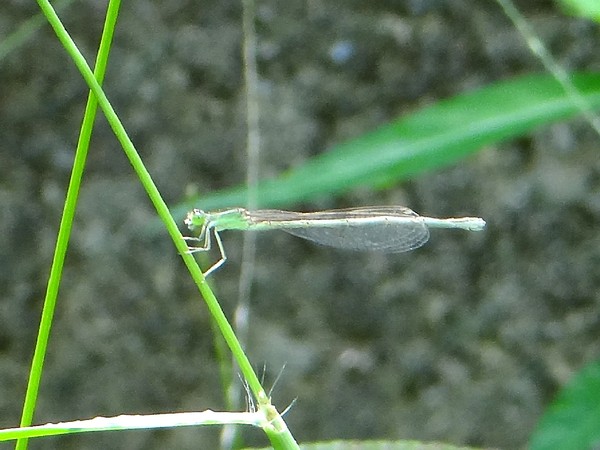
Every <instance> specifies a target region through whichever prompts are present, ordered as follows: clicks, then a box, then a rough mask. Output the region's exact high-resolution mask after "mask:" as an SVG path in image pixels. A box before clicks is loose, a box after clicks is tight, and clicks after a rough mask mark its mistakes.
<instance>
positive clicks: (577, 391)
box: [529, 361, 600, 450]
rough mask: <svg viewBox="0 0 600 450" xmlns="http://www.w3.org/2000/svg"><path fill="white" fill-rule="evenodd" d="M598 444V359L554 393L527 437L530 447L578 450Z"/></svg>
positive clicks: (599, 372)
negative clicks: (550, 401)
mask: <svg viewBox="0 0 600 450" xmlns="http://www.w3.org/2000/svg"><path fill="white" fill-rule="evenodd" d="M599 445H600V361H596V362H594V363H592V364H590V365H588V366H587V367H585V368H584V369H583V370H582V371H581V372H579V373H578V374H577V375H576V376H575V378H573V380H571V382H570V383H569V384H568V385H567V386H566V387H565V388H564V389H563V390H562V391H561V392H560V393H559V394H558V397H557V398H556V400H555V401H554V402H553V403H552V405H550V408H548V409H547V410H546V412H545V414H544V416H543V417H542V419H541V421H540V423H539V424H538V427H537V429H536V430H535V432H534V433H533V435H532V436H531V439H530V445H529V449H530V450H554V449H558V448H559V449H561V450H582V449H593V448H599Z"/></svg>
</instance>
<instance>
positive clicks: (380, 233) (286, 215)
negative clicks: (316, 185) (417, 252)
mask: <svg viewBox="0 0 600 450" xmlns="http://www.w3.org/2000/svg"><path fill="white" fill-rule="evenodd" d="M249 215H250V219H251V220H252V221H253V222H254V223H260V222H286V221H310V226H307V227H298V228H286V227H282V228H280V229H282V230H283V231H285V232H287V233H290V234H293V235H294V236H298V237H301V238H304V239H308V240H310V241H313V242H316V243H317V244H321V245H327V246H330V247H337V248H344V249H349V250H375V251H384V252H390V253H400V252H406V251H409V250H413V249H415V248H418V247H421V246H422V245H423V244H425V242H427V240H428V239H429V229H428V228H427V226H426V225H425V223H424V221H423V219H422V218H421V217H419V215H418V214H416V213H415V212H414V211H412V210H410V209H408V208H404V207H399V206H381V207H365V208H349V209H337V210H330V211H321V212H314V213H296V212H291V211H279V210H259V211H252V212H250V213H249ZM386 216H387V217H404V218H410V219H412V220H410V221H405V222H403V223H393V222H386V221H378V222H377V223H364V222H361V223H357V222H352V220H351V219H363V218H367V219H368V218H374V217H386ZM331 220H335V221H336V224H335V225H331V223H330V222H331ZM321 221H327V222H328V223H327V224H326V225H324V224H322V223H320V222H321Z"/></svg>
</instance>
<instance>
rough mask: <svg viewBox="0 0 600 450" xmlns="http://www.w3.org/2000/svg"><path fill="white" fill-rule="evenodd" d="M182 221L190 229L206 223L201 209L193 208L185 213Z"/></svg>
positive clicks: (200, 226) (204, 214)
mask: <svg viewBox="0 0 600 450" xmlns="http://www.w3.org/2000/svg"><path fill="white" fill-rule="evenodd" d="M183 222H184V223H185V224H186V225H187V227H188V228H189V229H190V230H191V231H194V230H196V229H197V228H202V227H203V226H204V225H205V224H206V213H205V212H204V211H202V210H201V209H194V210H192V211H190V212H189V213H188V214H187V217H186V218H185V220H184V221H183Z"/></svg>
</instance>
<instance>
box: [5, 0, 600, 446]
mask: <svg viewBox="0 0 600 450" xmlns="http://www.w3.org/2000/svg"><path fill="white" fill-rule="evenodd" d="M257 5H258V6H257V8H258V11H257V19H256V24H257V32H258V49H257V51H258V63H259V76H260V95H261V97H260V108H261V133H262V138H263V144H264V145H263V148H262V155H261V175H262V176H263V177H272V176H275V175H277V174H279V173H280V172H281V171H283V170H286V169H288V168H291V167H294V166H297V165H299V164H302V162H303V161H305V160H306V159H307V158H309V157H311V156H313V155H316V154H319V153H321V152H323V151H326V149H327V148H329V147H331V146H333V145H335V144H336V143H340V142H344V141H346V140H349V139H352V138H353V137H356V136H360V135H361V134H363V133H365V132H367V131H371V130H373V129H375V128H376V127H377V126H378V125H380V124H384V123H387V122H389V121H391V120H393V119H395V118H397V117H399V116H401V115H402V114H406V113H408V112H410V111H414V110H416V109H418V108H420V107H424V106H426V105H429V104H432V103H435V102H436V101H438V100H440V99H443V98H448V97H451V96H453V95H456V94H459V93H462V92H467V91H470V90H473V89H476V88H478V87H482V86H485V85H487V84H489V83H493V82H495V81H498V80H503V79H509V78H511V77H514V76H518V75H521V74H526V73H530V72H537V71H543V68H542V67H541V64H540V63H539V61H538V60H536V58H535V57H534V56H533V55H532V54H531V53H530V51H529V50H528V48H527V47H526V46H525V45H524V43H523V40H522V38H521V36H519V35H518V33H517V32H516V31H515V29H514V27H513V26H512V25H511V23H510V22H509V21H508V19H507V18H506V16H505V15H504V13H503V12H502V11H501V9H500V8H499V7H498V5H497V4H496V3H495V2H493V1H490V2H481V1H475V0H471V1H467V0H453V1H443V0H440V1H436V0H422V1H394V0H388V1H380V2H362V1H338V0H333V1H320V0H304V1H299V0H298V1H296V0H292V1H285V2H284V1H279V2H277V1H258V2H257ZM517 6H518V7H519V8H520V10H521V12H522V13H523V14H524V15H525V16H526V17H527V19H528V21H529V23H530V25H531V26H533V27H534V28H535V30H536V32H537V33H538V34H539V35H540V37H541V38H542V40H543V41H544V42H545V44H546V45H547V46H548V48H549V50H550V51H551V52H552V53H553V54H554V55H555V56H556V58H557V59H558V61H559V62H560V64H561V65H562V66H563V67H564V68H565V69H567V70H569V71H571V70H596V71H597V70H598V69H599V68H600V67H599V60H600V58H599V56H598V52H597V51H595V52H594V50H597V49H598V48H600V33H599V32H598V27H597V25H595V24H593V23H590V22H586V21H583V20H577V19H573V18H568V17H566V16H564V15H563V14H562V13H560V12H559V11H558V10H557V9H556V7H555V5H554V3H553V2H550V1H536V2H530V1H528V2H525V1H520V2H518V3H517ZM36 12H37V9H36V7H35V5H34V4H33V3H31V2H24V1H21V0H10V1H4V2H2V3H1V4H0V36H1V38H0V39H6V37H7V36H10V35H11V33H12V32H14V31H15V30H17V29H18V28H19V26H20V24H22V23H23V22H24V21H25V20H27V19H28V18H30V17H31V16H32V15H33V14H35V13H36ZM104 12H105V2H98V1H90V0H84V1H79V2H75V3H73V4H72V5H71V6H69V7H68V8H66V9H65V10H63V11H62V12H61V16H62V17H63V18H64V22H65V24H66V26H67V29H68V30H69V31H70V32H71V33H72V35H73V37H74V38H75V40H76V42H77V44H78V45H79V46H80V48H81V49H82V51H83V52H84V53H85V55H86V57H87V58H88V60H89V61H93V59H94V55H95V49H96V48H97V45H98V41H99V36H100V32H101V28H102V23H103V20H104ZM241 45H242V31H241V5H240V2H239V1H231V0H220V1H201V2H191V1H189V2H187V1H171V2H145V1H137V0H133V1H129V2H124V3H123V5H122V10H121V17H120V21H119V24H118V28H117V31H116V35H115V41H114V46H113V49H112V53H111V57H110V62H109V69H108V73H107V77H106V81H105V86H106V88H105V89H106V92H107V93H108V96H109V98H110V99H111V101H112V103H113V105H114V107H115V109H116V111H117V113H118V114H119V116H120V117H121V119H122V121H123V123H124V124H125V127H126V128H127V130H128V132H129V133H130V136H131V138H132V140H133V142H134V143H135V145H136V147H137V148H138V150H139V152H140V153H141V156H142V158H143V159H144V161H145V163H146V165H147V168H148V169H149V171H150V173H151V174H152V176H153V178H154V180H155V182H156V184H157V185H158V187H159V189H160V190H161V192H162V194H163V196H164V198H165V200H166V201H167V203H168V204H169V205H170V206H175V205H177V204H178V203H179V202H181V201H182V200H184V198H185V197H186V195H188V194H189V193H192V192H198V193H208V192H212V191H215V190H218V189H221V188H225V187H229V186H233V185H237V184H239V183H243V182H244V180H245V173H246V157H245V117H244V114H245V103H244V102H245V99H244V85H243V74H242V59H241ZM0 80H1V85H0V133H1V134H0V211H1V213H0V283H1V284H0V292H1V298H0V389H1V391H0V426H1V427H12V426H16V425H17V424H18V422H19V418H20V411H21V407H22V402H23V397H24V392H25V387H26V382H27V377H28V370H29V365H30V362H31V356H32V351H33V347H34V342H35V336H36V333H37V326H38V323H39V318H40V313H41V306H42V301H43V297H44V293H45V288H46V282H47V278H48V274H49V268H50V263H51V259H52V254H53V249H54V243H55V239H56V233H57V230H58V225H59V220H60V216H61V211H62V207H63V202H64V196H65V192H66V186H67V183H68V177H69V173H70V169H71V165H72V160H73V154H74V148H75V145H76V142H77V136H78V130H79V127H80V122H81V117H82V114H83V108H84V104H85V98H86V93H87V92H86V88H85V85H84V83H83V81H82V80H81V77H80V76H79V74H78V72H77V71H76V69H75V68H74V66H73V64H72V63H71V61H70V60H69V59H68V58H67V56H66V53H65V52H64V50H63V49H62V48H61V47H60V45H59V44H58V42H57V40H56V39H55V36H54V34H53V33H52V31H51V30H50V28H49V27H48V26H43V27H42V28H41V29H40V30H39V32H37V33H36V34H35V35H34V36H33V37H32V38H31V39H30V40H28V41H27V42H25V43H24V44H22V45H21V46H19V47H18V48H16V49H14V50H13V51H12V52H11V53H10V54H9V55H7V56H6V57H5V58H4V59H3V60H1V61H0ZM99 116H100V117H99V119H98V121H97V126H96V128H95V130H94V136H93V140H92V146H91V149H90V155H89V162H88V167H87V171H86V174H85V177H84V181H83V187H82V191H81V198H80V203H79V206H78V210H77V215H76V221H75V226H74V230H73V239H72V243H71V247H70V249H69V252H68V257H67V261H66V268H65V271H64V277H63V283H62V287H61V291H60V297H59V303H58V307H57V311H56V317H55V322H54V325H53V330H52V336H51V342H50V347H49V350H48V356H47V362H46V367H45V373H44V377H43V381H42V385H41V391H40V400H39V403H38V409H37V413H36V419H35V422H36V423H44V422H48V421H54V422H56V421H60V420H73V419H79V418H89V417H93V416H97V415H104V416H110V415H118V414H122V413H140V414H142V413H158V412H169V411H193V410H204V409H206V408H211V409H215V410H223V408H224V404H223V395H222V389H221V385H220V381H219V371H218V362H217V359H216V355H215V350H214V343H213V338H212V333H211V325H210V319H209V317H208V313H207V311H206V309H205V307H204V303H203V302H202V300H201V299H200V297H199V294H198V293H197V290H196V288H195V286H194V284H193V283H192V281H191V279H190V277H189V276H188V274H187V272H186V270H185V268H184V266H183V264H182V263H181V261H180V258H179V256H178V255H177V253H176V251H175V249H174V247H173V245H172V243H171V242H170V239H169V237H168V235H167V233H166V232H165V231H162V230H159V231H156V229H155V228H153V227H150V226H148V224H149V223H152V221H153V220H156V215H155V212H154V210H153V208H152V206H151V204H150V202H149V201H148V199H147V197H146V195H145V193H144V191H143V189H142V188H141V186H140V184H139V182H138V180H137V179H136V176H135V175H134V173H133V171H132V168H131V167H130V165H129V163H128V161H127V159H126V158H125V156H124V155H123V153H122V150H121V148H120V146H119V144H118V142H117V141H116V139H115V138H114V136H113V134H112V132H111V130H110V129H109V127H108V126H107V124H106V122H105V120H104V118H103V117H101V115H100V114H99ZM598 142H599V137H598V136H597V135H596V134H594V132H593V131H592V130H591V128H590V126H589V125H588V124H586V123H585V122H584V121H583V120H573V121H571V122H569V123H560V124H556V125H552V126H549V127H545V128H543V129H539V130H537V131H535V132H534V133H532V134H530V135H528V136H527V137H523V138H521V139H517V140H513V141H510V142H507V143H504V144H502V145H501V146H498V147H491V148H487V149H485V150H483V151H482V152H480V153H478V154H477V155H475V156H474V157H472V158H470V159H468V160H465V161H463V162H461V163H460V164H458V165H456V166H454V167H452V168H448V169H445V170H442V171H438V172H435V173H431V174H428V175H425V176H420V177H419V178H418V179H415V180H413V181H411V182H405V183H402V184H399V185H396V186H392V187H390V188H389V189H387V190H385V191H381V192H373V191H370V190H366V189H362V190H357V191H353V192H349V193H347V194H345V195H343V196H339V197H337V198H333V197H329V198H322V199H319V200H317V201H315V202H313V203H309V204H302V205H290V209H296V210H315V209H323V208H333V207H347V206H359V205H369V204H374V205H384V204H402V205H406V206H410V207H411V208H413V209H414V210H416V211H418V212H419V213H421V214H424V215H425V214H426V215H433V216H440V217H441V216H459V215H477V216H481V217H484V218H485V219H486V220H487V222H488V228H487V230H486V231H485V232H484V233H481V234H470V233H464V232H458V231H457V232H453V231H434V233H433V235H432V238H431V240H430V242H429V243H428V244H427V245H426V246H425V247H424V248H422V249H420V250H418V251H415V252H412V253H409V254H400V255H380V254H360V253H346V252H343V251H337V250H334V249H329V248H323V247H318V246H315V245H312V244H310V243H308V242H305V241H302V240H299V239H296V238H293V237H291V236H288V235H285V234H284V233H275V232H274V233H267V234H264V235H260V236H259V238H258V251H257V259H256V267H255V275H256V278H255V281H254V284H253V288H252V312H251V330H250V342H249V344H248V353H249V356H250V359H251V361H253V363H254V364H255V365H256V367H257V368H261V367H263V365H265V366H266V375H265V384H266V386H270V384H272V382H273V380H274V378H275V377H276V375H277V373H278V372H279V371H280V369H281V367H282V366H283V365H284V364H286V363H287V366H286V368H285V370H284V372H283V375H282V377H281V379H280V380H279V382H278V384H277V385H276V387H275V389H274V392H273V401H274V402H275V404H276V405H277V406H278V407H279V408H280V410H281V409H284V408H285V407H286V406H287V405H288V404H289V403H290V402H291V401H292V400H293V399H294V398H297V402H296V404H295V405H294V407H293V409H292V410H291V411H290V412H289V413H288V414H287V416H286V421H287V423H288V425H289V426H290V428H291V430H292V432H293V434H294V436H295V437H296V438H297V439H298V440H299V441H304V442H307V441H311V440H318V439H331V438H360V439H366V438H381V439H383V438H387V439H421V440H439V441H444V442H448V443H452V444H465V445H479V446H496V447H502V448H519V447H523V446H524V445H525V443H526V441H527V438H528V436H529V434H530V433H531V431H532V429H533V427H534V426H535V424H536V422H537V420H538V419H539V417H540V414H541V413H542V412H543V410H544V408H545V407H546V406H547V405H548V403H549V402H550V401H551V400H552V398H553V396H554V395H555V394H556V392H557V390H558V389H559V388H560V387H561V386H562V385H564V383H565V382H567V381H568V380H569V378H570V377H571V376H572V375H573V374H574V373H575V372H576V371H577V370H578V369H580V368H581V367H582V366H583V365H584V364H585V363H586V362H589V361H592V360H594V359H595V358H597V357H598V354H599V351H600V346H599V340H598V331H599V315H598V312H599V309H600V296H599V294H598V289H597V287H598V285H599V278H600V275H599V271H598V269H597V266H598V263H599V262H600V246H599V244H600V232H598V230H597V227H596V225H597V223H598V219H599V217H600V200H599V197H598V194H599V190H600V170H599V169H600V159H599V158H598ZM240 206H241V205H240ZM223 238H224V241H225V245H226V247H227V250H228V256H229V258H230V259H229V261H228V263H227V265H226V266H225V267H224V268H223V269H222V270H221V271H220V272H218V273H217V274H216V275H215V276H214V280H213V281H214V282H215V289H216V292H217V295H218V297H219V298H220V299H221V300H222V301H223V306H224V308H225V310H226V312H227V314H228V315H231V314H232V311H233V309H234V307H235V303H236V299H237V291H238V280H239V269H240V264H239V263H240V261H241V257H242V255H241V250H240V248H241V243H242V236H241V234H239V233H234V232H231V233H224V234H223ZM218 433H219V428H218V427H214V428H209V429H208V428H203V429H198V428H193V429H179V430H160V431H135V432H126V433H113V434H110V433H94V434H90V435H86V436H75V437H68V438H51V439H43V440H36V441H32V442H31V444H30V448H32V449H38V448H39V449H41V448H44V449H53V448H61V449H69V448H72V449H100V448H122V449H142V448H143V449H158V448H178V449H192V448H194V449H195V448H216V446H217V442H218ZM245 434H246V438H247V442H248V443H250V444H256V445H265V444H266V440H265V439H264V437H263V436H262V435H261V433H260V431H254V430H250V431H247V432H246V433H245ZM2 448H12V444H10V445H9V444H5V446H4V447H2Z"/></svg>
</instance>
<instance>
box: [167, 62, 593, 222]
mask: <svg viewBox="0 0 600 450" xmlns="http://www.w3.org/2000/svg"><path fill="white" fill-rule="evenodd" d="M572 82H573V84H574V86H575V88H576V89H577V90H578V91H579V92H580V93H581V96H582V98H583V99H584V101H586V102H587V103H588V104H589V105H590V107H592V108H597V107H599V106H600V74H597V73H587V74H583V73H582V74H576V75H574V76H573V77H572ZM578 112H579V110H578V108H577V107H576V106H575V105H574V104H573V101H572V99H571V98H570V97H569V96H568V95H567V94H566V93H565V92H564V90H563V89H562V87H561V86H560V84H559V83H558V82H557V81H556V80H555V79H554V78H553V77H552V76H550V75H527V76H523V77H520V78H517V79H513V80H509V81H504V82H500V83H496V84H494V85H491V86H487V87H485V88H483V89H480V90H478V91H475V92H472V93H468V94H463V95H459V96H457V97H454V98H451V99H448V100H445V101H441V102H439V103H437V104H435V105H432V106H429V107H426V108H424V109H422V110H420V111H417V112H415V113H413V114H410V115H408V116H405V117H403V118H400V119H398V120H397V121H395V122H393V123H391V124H389V125H385V126H383V127H381V128H379V129H378V130H376V131H373V132H371V133H368V134H365V135H363V136H361V137H359V138H357V139H355V140H353V141H350V142H346V143H343V144H340V145H338V146H336V147H334V148H332V149H331V150H329V151H326V152H324V153H323V154H321V155H319V156H317V157H315V158H313V159H311V160H309V161H307V162H306V164H304V165H302V166H300V167H297V168H294V169H292V170H290V171H288V172H287V173H284V174H282V175H281V176H280V177H278V178H275V179H271V180H265V181H263V182H262V183H260V185H259V187H258V199H259V205H260V206H263V207H264V206H270V207H273V206H283V205H290V204H292V203H295V202H299V201H306V200H310V199H314V198H316V197H319V196H324V195H331V194H335V193H339V192H343V191H347V190H350V189H352V188H355V187H358V186H369V187H372V188H380V187H381V186H383V185H386V184H387V185H389V184H391V183H397V182H398V181H401V180H405V179H407V178H410V177H414V176H416V175H419V174H421V173H424V172H427V171H431V170H434V169H437V168H441V167H445V166H449V165H451V164H453V163H455V162H457V161H459V160H461V159H462V158H465V157H466V156H468V155H470V154H472V153H474V152H475V151H477V150H480V149H482V148H483V147H485V146H486V145H491V144H494V143H497V142H500V141H502V140H505V139H509V138H514V137H516V136H521V135H524V134H526V133H528V132H530V131H531V130H533V129H534V128H536V127H538V126H541V125H547V124H549V123H551V122H554V121H558V120H564V119H567V118H569V117H572V116H574V115H576V114H577V113H578ZM246 199H247V190H246V188H245V187H237V188H233V189H226V190H222V191H218V192H215V193H212V194H209V195H206V196H203V197H197V198H193V199H189V200H188V201H186V203H185V204H184V205H179V206H177V207H176V208H174V209H173V210H172V212H173V214H175V215H176V217H177V218H178V219H179V218H182V217H183V215H184V214H185V211H186V210H188V209H191V208H193V207H196V208H202V209H207V210H210V209H215V208H223V207H231V206H243V205H245V204H246Z"/></svg>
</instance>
